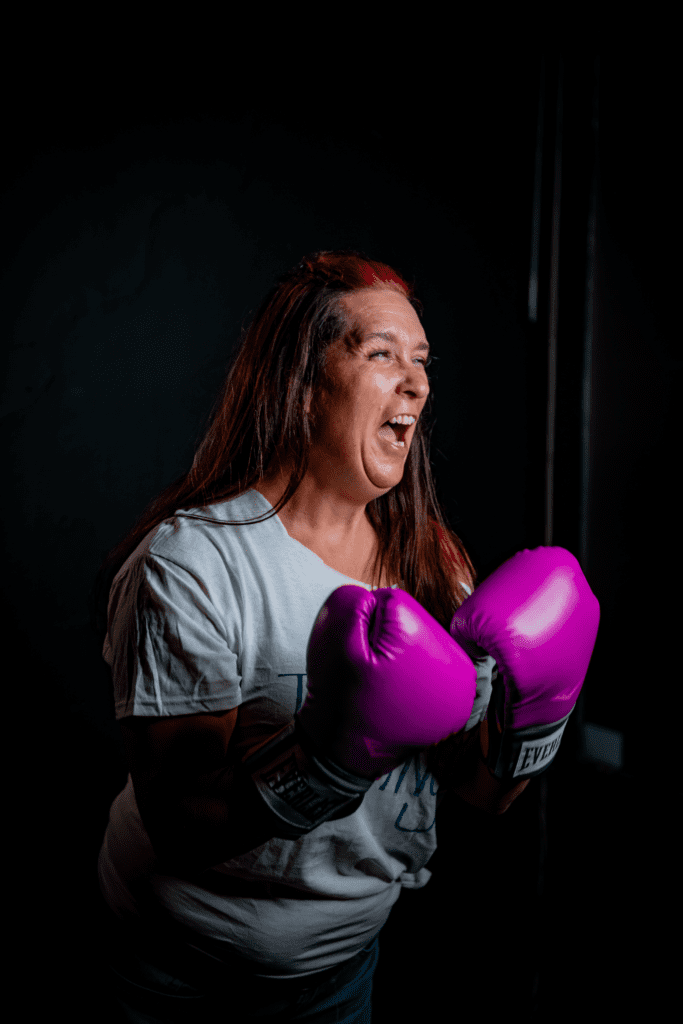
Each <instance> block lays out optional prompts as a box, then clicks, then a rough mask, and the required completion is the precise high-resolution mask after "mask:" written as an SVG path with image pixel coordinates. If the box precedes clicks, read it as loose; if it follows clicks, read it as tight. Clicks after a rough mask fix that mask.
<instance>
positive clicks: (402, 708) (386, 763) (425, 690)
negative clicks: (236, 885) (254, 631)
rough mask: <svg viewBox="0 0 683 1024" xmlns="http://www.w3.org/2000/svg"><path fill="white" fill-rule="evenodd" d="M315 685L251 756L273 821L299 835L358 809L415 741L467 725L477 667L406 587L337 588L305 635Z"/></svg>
mask: <svg viewBox="0 0 683 1024" xmlns="http://www.w3.org/2000/svg"><path fill="white" fill-rule="evenodd" d="M306 666H307V673H308V693H307V696H306V700H305V701H304V704H303V707H302V708H301V710H300V711H299V713H298V714H297V715H296V716H295V718H294V719H293V721H292V722H291V723H289V724H288V725H287V726H286V727H285V728H284V729H282V730H280V732H279V733H277V734H276V735H275V736H273V737H272V738H271V739H270V740H269V741H267V742H266V743H265V744H264V745H263V746H261V747H260V748H259V749H258V750H257V751H256V752H255V753H254V754H252V755H250V756H249V757H248V758H247V759H246V761H245V762H244V769H245V770H246V771H247V772H248V773H249V775H250V777H251V780H252V782H253V784H254V785H255V786H256V789H257V790H258V792H259V794H260V796H261V799H262V801H263V802H264V803H265V804H266V805H267V807H268V808H269V810H270V813H271V820H272V821H273V822H274V823H275V824H274V828H275V829H276V831H275V834H276V835H278V836H282V837H284V838H288V839H296V838H298V837H299V836H302V835H305V834H306V833H307V832H310V831H311V830H312V829H313V828H316V827H317V826H318V825H321V824H322V823H323V822H326V821H333V820H337V819H338V818H343V817H347V816H348V815H350V814H353V812H354V811H355V810H357V809H358V807H360V804H361V803H362V801H363V797H364V795H365V793H366V792H367V790H368V789H369V788H370V786H371V785H372V782H373V780H375V779H379V778H381V777H382V775H384V774H386V772H389V771H391V770H392V769H393V768H396V767H398V766H399V765H400V764H402V763H403V762H404V761H405V759H406V757H407V756H409V755H410V753H411V752H412V751H414V750H415V749H420V748H424V747H429V746H431V745H432V744H434V743H437V742H438V741H439V740H442V739H444V738H445V737H446V736H449V735H450V734H451V733H453V732H459V731H460V730H461V729H463V728H464V727H465V725H467V722H468V719H469V717H470V715H471V713H472V706H473V704H474V698H475V695H476V682H477V674H476V670H475V668H474V666H473V664H472V662H471V661H470V659H469V658H468V656H467V655H466V654H465V652H464V651H462V650H461V649H460V647H459V646H458V644H457V643H456V642H455V640H453V638H452V637H451V636H450V635H449V633H448V631H447V630H445V629H444V628H443V626H441V625H440V624H439V623H438V622H437V621H436V619H434V618H432V616H431V615H430V614H429V613H428V612H427V611H426V610H425V609H424V608H423V607H422V606H421V605H420V604H418V602H417V601H416V600H415V599H414V598H413V597H411V596H410V594H407V593H406V592H405V591H404V590H398V589H396V590H394V589H392V588H389V587H386V588H382V589H380V590H375V591H368V590H365V589H364V588H363V587H356V586H353V585H348V586H343V587H339V588H338V589H337V590H335V591H333V593H332V594H330V596H329V597H328V599H327V601H326V602H325V604H324V605H323V606H322V608H321V610H320V612H319V613H318V617H317V619H316V621H315V624H314V626H313V629H312V631H311V636H310V639H309V642H308V654H307V662H306Z"/></svg>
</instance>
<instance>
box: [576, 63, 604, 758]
mask: <svg viewBox="0 0 683 1024" xmlns="http://www.w3.org/2000/svg"><path fill="white" fill-rule="evenodd" d="M599 111H600V58H599V57H595V59H594V61H593V110H592V115H591V124H592V128H593V173H592V175H591V198H590V211H589V214H588V239H587V253H586V295H585V313H584V338H583V379H582V382H581V507H580V511H579V515H580V522H579V564H580V566H581V568H582V569H583V571H584V573H586V571H587V567H588V555H589V548H588V525H589V513H590V509H589V486H590V464H591V462H590V440H591V435H590V426H591V396H592V372H593V325H594V323H595V273H596V267H597V255H596V243H597V222H598V189H599V180H600V165H599V158H600V149H599ZM574 717H575V719H576V725H577V731H578V737H579V749H578V757H579V760H580V761H583V760H585V757H586V745H585V736H584V728H583V726H584V695H583V690H581V693H580V694H579V699H578V700H577V702H576V708H575V709H574Z"/></svg>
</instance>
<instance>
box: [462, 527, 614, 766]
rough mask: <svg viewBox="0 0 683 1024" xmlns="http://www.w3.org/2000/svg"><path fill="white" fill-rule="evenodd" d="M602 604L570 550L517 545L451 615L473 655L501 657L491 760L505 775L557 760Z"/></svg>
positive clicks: (491, 712)
mask: <svg viewBox="0 0 683 1024" xmlns="http://www.w3.org/2000/svg"><path fill="white" fill-rule="evenodd" d="M599 621H600V605H599V604H598V600H597V598H596V597H595V595H594V594H593V592H592V591H591V589H590V587H589V586H588V583H587V581H586V577H585V576H584V574H583V572H582V571H581V566H580V565H579V563H578V561H577V560H576V558H575V557H574V556H573V555H572V554H571V553H570V552H569V551H566V550H565V549H564V548H559V547H538V548H534V549H533V550H532V551H529V550H528V549H525V550H524V551H519V552H518V553H517V554H516V555H513V557H512V558H510V559H508V561H507V562H504V563H503V565H501V566H500V568H499V569H497V570H496V571H495V572H494V573H492V574H491V576H489V577H488V578H487V579H486V580H484V582H483V583H482V584H481V586H479V587H477V589H476V590H475V591H474V593H473V594H472V595H471V596H470V597H468V598H467V599H466V600H465V601H464V602H463V603H462V605H461V606H460V608H459V609H458V611H457V612H456V613H455V615H454V616H453V620H452V622H451V630H450V631H451V636H452V637H453V638H454V639H455V640H456V641H457V642H458V644H460V646H461V647H462V648H463V650H465V651H466V652H467V653H468V654H469V655H470V657H472V658H474V657H478V656H481V654H482V651H483V652H486V654H490V655H491V656H492V657H493V658H494V659H495V661H496V664H497V665H498V670H499V678H498V679H497V680H494V683H493V694H492V697H491V701H490V703H489V709H488V714H487V722H488V740H489V747H488V753H487V755H486V764H487V766H488V768H489V770H490V771H491V772H492V774H493V775H495V776H496V777H497V778H499V779H525V778H531V777H532V776H535V775H540V774H541V772H543V771H545V770H546V768H548V767H549V765H550V763H551V762H552V760H553V758H554V757H555V754H556V752H557V749H558V747H559V745H560V740H561V738H562V733H563V732H564V729H565V726H566V724H567V720H568V718H569V715H570V714H571V712H572V710H573V709H574V705H575V704H576V701H577V699H578V696H579V693H580V692H581V687H582V685H583V681H584V679H585V678H586V672H587V671H588V665H589V662H590V659H591V655H592V653H593V648H594V646H595V640H596V637H597V633H598V623H599Z"/></svg>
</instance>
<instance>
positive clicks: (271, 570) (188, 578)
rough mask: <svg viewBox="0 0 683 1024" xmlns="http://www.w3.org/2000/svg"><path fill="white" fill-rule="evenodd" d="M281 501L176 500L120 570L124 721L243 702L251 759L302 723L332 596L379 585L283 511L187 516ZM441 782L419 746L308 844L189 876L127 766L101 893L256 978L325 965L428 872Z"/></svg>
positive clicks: (117, 624) (108, 656) (117, 656)
mask: <svg viewBox="0 0 683 1024" xmlns="http://www.w3.org/2000/svg"><path fill="white" fill-rule="evenodd" d="M272 511H273V507H272V505H270V503H269V502H268V501H267V500H266V499H265V498H264V497H263V495H262V494H260V493H259V492H258V491H247V492H246V493H245V494H242V495H240V496H239V497H238V498H235V499H233V500H232V501H229V502H222V503H219V504H215V505H213V506H210V507H209V508H208V509H203V510H202V509H195V510H190V512H189V513H185V514H183V515H181V514H180V512H179V513H178V514H177V515H176V516H174V517H173V518H171V519H169V520H167V521H165V522H163V523H162V524H161V525H160V526H158V527H157V528H156V529H155V530H152V531H151V532H150V533H149V534H148V535H147V536H146V537H145V538H144V540H143V541H142V542H141V543H140V544H139V545H138V547H137V548H136V550H135V551H134V552H133V553H132V555H131V556H130V557H129V558H128V560H127V561H126V562H125V563H124V565H123V566H122V567H121V569H120V571H119V572H118V573H117V575H116V577H115V578H114V581H113V583H112V587H111V591H110V596H109V610H108V627H109V628H108V633H107V637H106V639H105V643H104V647H103V657H104V659H105V661H106V662H107V663H108V664H109V665H110V667H111V671H112V679H113V686H114V702H115V711H116V717H117V719H119V718H125V717H126V716H129V715H149V716H151V717H162V716H167V715H186V714H193V713H199V712H209V713H215V712H219V711H228V710H230V709H231V708H234V707H237V706H238V705H239V706H240V712H239V717H238V722H237V726H236V730H235V733H234V736H233V740H232V741H231V745H232V744H233V743H234V744H235V748H236V752H237V753H239V754H240V756H243V755H246V754H247V753H248V752H249V751H251V750H252V749H253V748H254V747H255V746H256V745H257V743H258V741H259V739H263V738H265V737H266V736H269V735H272V734H273V733H274V732H275V731H276V730H277V729H279V728H281V727H282V726H284V725H285V724H286V723H287V722H289V721H291V719H292V717H293V716H294V714H295V713H296V712H297V711H298V710H299V708H300V707H301V705H302V704H303V702H304V700H305V697H306V692H307V690H306V678H307V677H306V648H307V644H308V639H309V636H310V633H311V630H312V628H313V624H314V622H315V619H316V617H317V615H318V612H319V611H320V608H321V606H322V605H323V604H324V602H325V601H326V600H327V598H328V597H329V595H330V594H331V593H332V591H334V590H336V589H337V587H340V586H344V585H345V584H349V583H355V584H356V585H358V586H362V587H365V588H366V589H368V590H369V589H371V587H370V586H369V585H368V584H365V583H359V582H358V581H357V580H352V579H350V578H349V577H346V576H343V575H342V574H341V573H339V572H337V571H336V570H335V569H331V568H330V567H329V566H327V565H326V564H325V563H324V562H323V561H322V559H320V558H319V557H318V556H317V555H315V554H314V553H313V552H312V551H310V550H309V549H308V548H306V547H304V545H302V544H300V543H299V542H298V541H296V540H294V539H293V538H292V537H290V535H289V534H288V533H287V530H286V529H285V527H284V524H283V523H282V521H281V519H280V518H279V517H278V516H272V517H271V518H269V519H267V520H265V521H264V522H262V523H255V524H247V525H243V526H225V525H214V524H213V523H207V522H204V521H201V520H196V519H190V518H186V515H187V514H193V513H196V514H200V515H208V516H210V517H212V518H214V519H215V521H216V524H219V523H224V522H225V521H227V520H240V521H243V520H245V519H250V518H253V517H255V516H260V515H264V514H266V513H268V512H271V513H272ZM493 665H494V662H493V659H492V658H487V659H483V660H482V661H481V662H480V663H479V664H478V668H477V696H476V700H475V703H474V708H473V711H472V715H471V717H470V720H469V722H468V725H467V728H468V729H470V728H473V727H474V726H475V725H476V724H477V723H478V722H480V721H481V720H482V719H483V718H484V716H485V714H486V709H487V707H488V702H489V699H490V695H491V672H492V668H493ZM128 689H130V690H131V696H130V700H129V701H126V692H127V690H128ZM437 790H438V784H437V782H436V780H435V779H434V778H433V777H432V775H431V774H430V772H429V770H428V768H427V766H426V762H425V758H424V755H423V753H422V752H420V753H418V754H417V755H416V756H414V757H412V758H411V759H410V760H409V761H407V762H406V763H405V764H404V765H403V766H402V767H401V768H398V769H395V770H394V771H392V772H390V773H388V774H387V775H384V776H383V777H382V778H381V779H379V780H376V781H375V782H373V784H372V786H371V787H370V789H369V790H368V791H367V793H366V795H365V797H364V799H363V802H362V804H361V806H360V807H359V808H358V810H356V811H355V812H354V813H353V814H352V815H350V816H348V817H346V818H340V819H339V820H338V821H328V822H324V823H323V824H322V825H319V826H318V827H317V828H315V829H314V830H313V831H312V832H310V833H309V834H308V835H306V836H303V837H302V838H300V839H297V840H288V839H272V840H270V841H269V842H267V843H264V844H263V845H262V846H260V847H258V848H257V849H255V850H251V851H250V852H248V853H245V854H242V855H240V856H238V857H235V858H233V859H232V860H230V861H227V862H226V863H222V864H216V865H215V866H213V867H212V868H211V869H210V870H208V871H205V872H203V873H202V874H201V876H198V877H195V878H194V879H193V880H190V879H189V878H180V877H177V876H170V875H167V874H162V873H161V872H160V871H159V870H158V866H157V861H156V857H155V855H154V852H153V850H152V847H151V844H150V841H149V837H148V835H147V832H146V830H145V827H144V825H143V824H142V820H141V818H140V814H139V812H138V808H137V805H136V802H135V793H134V790H133V785H132V781H131V778H130V776H129V777H128V781H127V784H126V786H125V788H124V789H123V790H122V792H121V793H119V795H118V796H117V797H116V799H115V800H114V802H113V804H112V807H111V810H110V817H109V824H108V826H107V830H106V833H105V837H104V841H103V844H102V848H101V851H100V857H99V876H100V885H101V888H102V892H103V894H104V897H105V899H106V900H107V902H108V903H109V905H110V906H111V908H112V909H113V910H114V912H115V913H116V914H117V915H118V916H119V917H120V918H122V919H131V918H134V919H138V920H139V919H140V918H144V919H147V920H151V921H154V922H156V923H161V924H162V925H163V923H164V922H165V921H168V920H169V919H171V920H172V921H173V922H174V923H175V925H176V926H180V927H181V929H182V930H183V933H184V934H187V936H188V941H189V942H190V944H191V945H193V946H194V947H196V948H198V949H203V948H204V949H205V950H206V951H208V950H210V955H212V956H214V957H215V956H217V955H218V956H219V957H220V951H221V950H223V949H224V950H225V952H226V956H227V957H228V958H229V957H230V956H231V955H233V954H237V955H239V956H242V957H245V958H247V959H248V960H250V961H252V962H254V964H255V970H256V973H257V974H258V975H262V976H264V977H289V976H301V975H305V974H310V973H313V972H315V971H321V970H324V969H326V968H329V967H333V966H335V965H337V964H340V963H342V962H343V961H345V960H347V959H349V958H350V957H352V956H355V955H356V953H358V952H359V951H360V950H361V949H362V948H363V946H364V945H365V944H366V943H367V942H368V940H369V939H371V938H372V937H373V936H374V935H376V934H377V932H378V931H379V930H380V928H381V927H382V926H383V924H384V923H385V921H386V920H387V918H388V916H389V913H390V911H391V908H392V906H393V904H394V903H395V902H396V900H397V899H398V896H399V894H400V891H401V887H402V886H406V887H407V888H411V889H418V888H421V887H422V886H423V885H425V884H426V883H427V881H428V880H429V878H430V876H431V872H430V871H428V870H427V868H426V867H425V865H426V864H427V862H428V861H429V859H430V857H431V856H432V854H433V853H434V850H435V849H436V829H435V813H436V796H437ZM205 939H208V940H210V941H209V942H208V943H206V946H205V947H203V945H202V943H203V941H204V940H205ZM217 949H218V950H219V952H218V954H217V952H216V950H217Z"/></svg>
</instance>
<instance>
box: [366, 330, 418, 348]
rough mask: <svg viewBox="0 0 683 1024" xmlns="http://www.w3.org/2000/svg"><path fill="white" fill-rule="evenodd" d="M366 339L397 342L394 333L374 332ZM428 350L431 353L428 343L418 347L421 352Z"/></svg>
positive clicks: (367, 335)
mask: <svg viewBox="0 0 683 1024" xmlns="http://www.w3.org/2000/svg"><path fill="white" fill-rule="evenodd" d="M365 338H366V339H367V338H383V339H384V340H385V341H396V335H395V334H394V332H393V331H374V332H373V333H372V334H366V335H365ZM423 349H426V351H427V352H429V345H428V344H427V342H426V341H421V342H420V344H419V345H418V346H417V351H418V352H420V351H422V350H423Z"/></svg>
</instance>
